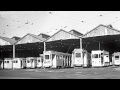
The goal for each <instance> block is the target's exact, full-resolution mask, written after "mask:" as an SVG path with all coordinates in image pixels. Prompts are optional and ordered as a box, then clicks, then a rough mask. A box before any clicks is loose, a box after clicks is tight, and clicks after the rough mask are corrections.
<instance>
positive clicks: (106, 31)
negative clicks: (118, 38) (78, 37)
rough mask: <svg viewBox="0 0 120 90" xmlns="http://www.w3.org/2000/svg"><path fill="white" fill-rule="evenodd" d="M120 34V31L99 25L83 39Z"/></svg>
mask: <svg viewBox="0 0 120 90" xmlns="http://www.w3.org/2000/svg"><path fill="white" fill-rule="evenodd" d="M113 34H120V31H119V30H117V29H114V28H111V27H109V26H105V25H103V24H100V25H98V26H97V27H95V28H94V29H92V30H90V31H89V32H87V33H86V34H84V35H83V36H82V37H94V36H103V35H113Z"/></svg>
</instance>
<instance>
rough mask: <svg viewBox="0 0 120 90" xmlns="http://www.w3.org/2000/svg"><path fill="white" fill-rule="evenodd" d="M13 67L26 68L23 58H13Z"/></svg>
mask: <svg viewBox="0 0 120 90" xmlns="http://www.w3.org/2000/svg"><path fill="white" fill-rule="evenodd" d="M13 68H14V69H21V68H26V61H25V58H14V59H13Z"/></svg>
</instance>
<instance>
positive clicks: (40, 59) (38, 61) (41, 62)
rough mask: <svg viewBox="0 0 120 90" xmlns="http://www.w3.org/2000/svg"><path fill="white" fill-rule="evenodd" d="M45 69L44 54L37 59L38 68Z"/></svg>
mask: <svg viewBox="0 0 120 90" xmlns="http://www.w3.org/2000/svg"><path fill="white" fill-rule="evenodd" d="M42 67H43V54H40V57H37V68H42Z"/></svg>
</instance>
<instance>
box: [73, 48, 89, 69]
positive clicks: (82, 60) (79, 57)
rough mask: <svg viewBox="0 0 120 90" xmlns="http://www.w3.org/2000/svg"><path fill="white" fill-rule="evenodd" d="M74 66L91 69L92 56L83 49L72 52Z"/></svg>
mask: <svg viewBox="0 0 120 90" xmlns="http://www.w3.org/2000/svg"><path fill="white" fill-rule="evenodd" d="M72 59H73V66H74V67H77V66H82V67H90V66H91V54H90V53H88V52H87V51H86V50H83V49H79V48H78V49H74V50H73V52H72Z"/></svg>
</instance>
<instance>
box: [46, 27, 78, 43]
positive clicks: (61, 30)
mask: <svg viewBox="0 0 120 90" xmlns="http://www.w3.org/2000/svg"><path fill="white" fill-rule="evenodd" d="M60 32H64V33H67V34H70V35H72V36H74V37H76V38H79V36H77V35H75V34H72V33H70V32H67V31H65V30H63V29H60V30H59V31H58V32H56V33H54V34H53V35H52V36H51V37H49V38H48V39H47V40H45V41H49V40H50V39H51V38H53V37H54V36H55V35H57V34H59V33H60ZM69 39H70V38H69ZM50 41H52V40H50Z"/></svg>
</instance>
